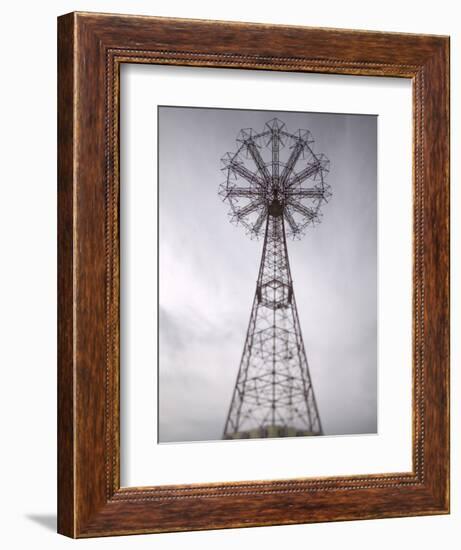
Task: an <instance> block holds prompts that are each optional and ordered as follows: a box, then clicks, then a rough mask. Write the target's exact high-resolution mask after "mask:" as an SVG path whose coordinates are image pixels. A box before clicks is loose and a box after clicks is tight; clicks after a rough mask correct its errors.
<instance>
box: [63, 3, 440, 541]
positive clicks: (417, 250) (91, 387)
mask: <svg viewBox="0 0 461 550" xmlns="http://www.w3.org/2000/svg"><path fill="white" fill-rule="evenodd" d="M58 30H59V37H58V45H59V61H58V67H59V94H58V95H59V118H58V136H59V163H58V190H59V192H58V196H59V205H58V208H59V212H58V217H59V247H58V248H59V287H58V291H59V330H58V339H59V364H58V367H59V373H58V392H59V411H58V413H59V419H58V431H59V434H58V437H59V441H58V446H59V453H58V458H59V474H58V478H59V488H58V490H59V499H58V500H59V506H58V516H59V522H58V530H59V532H60V533H63V534H65V535H68V536H71V537H91V536H104V535H112V534H130V533H145V532H161V531H181V530H190V529H211V528H228V527H242V526H253V525H272V524H289V523H306V522H316V521H335V520H349V519H365V518H375V517H397V516H405V515H424V514H437V513H447V512H448V510H449V417H448V414H449V376H448V375H449V135H448V129H449V113H448V108H449V81H448V74H449V67H448V64H449V40H448V38H447V37H439V36H428V35H404V34H391V33H377V32H364V31H346V30H337V29H314V28H306V27H286V26H270V25H256V24H245V23H228V22H211V21H192V20H180V19H164V18H152V17H136V16H120V15H109V14H107V15H102V14H87V13H73V14H68V15H65V16H63V17H61V18H59V29H58ZM126 62H130V63H151V64H166V65H189V66H212V67H226V68H229V69H232V68H246V69H253V70H258V69H264V70H278V71H299V72H324V73H331V74H351V75H374V76H396V77H405V78H411V79H412V80H413V90H414V93H413V99H414V147H413V157H414V158H413V165H414V269H413V273H414V278H413V318H414V320H413V327H414V334H413V469H412V471H411V472H401V473H398V472H396V473H393V474H383V475H370V476H352V477H339V478H322V479H313V478H306V479H287V480H275V481H265V482H262V481H259V482H241V483H216V484H202V485H186V486H168V487H167V486H159V487H141V488H134V487H130V488H120V481H119V469H120V467H119V456H120V445H119V435H120V433H119V368H120V365H119V324H120V323H119V269H120V268H119V265H120V258H119V221H118V212H119V196H120V195H119V186H120V181H119V168H118V166H119V73H120V71H119V68H120V64H121V63H126Z"/></svg>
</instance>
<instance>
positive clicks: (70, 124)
mask: <svg viewBox="0 0 461 550" xmlns="http://www.w3.org/2000/svg"><path fill="white" fill-rule="evenodd" d="M74 48H75V17H74V14H67V15H63V16H61V17H59V18H58V59H57V62H58V121H57V122H58V127H57V139H58V165H57V177H58V179H57V188H58V215H57V218H58V247H57V248H58V277H57V280H58V312H57V313H58V331H57V340H58V341H57V345H58V373H57V374H58V384H57V385H58V388H57V389H58V417H57V427H58V442H57V443H58V445H57V447H58V448H57V461H58V494H57V503H58V522H57V531H58V533H60V534H62V535H66V536H68V537H76V521H75V514H76V507H75V490H76V484H75V459H74V456H75V443H74V436H75V414H74V406H75V396H74V392H75V384H74V374H75V373H74V369H75V364H74V337H75V334H74V331H75V327H74V300H75V289H74V257H73V256H74V245H75V243H74V230H75V227H74V185H75V181H74V162H75V155H74V129H75V124H74V111H75V96H74V89H75V77H74V68H75V59H74Z"/></svg>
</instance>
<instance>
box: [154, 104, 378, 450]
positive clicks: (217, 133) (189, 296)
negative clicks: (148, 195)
mask: <svg viewBox="0 0 461 550" xmlns="http://www.w3.org/2000/svg"><path fill="white" fill-rule="evenodd" d="M158 144H159V145H158V147H159V148H158V159H159V162H158V182H159V185H158V198H159V200H158V209H159V212H158V215H159V233H158V235H159V237H158V239H159V243H158V244H159V257H158V260H159V263H158V265H159V268H158V269H159V287H158V302H159V304H158V305H159V308H158V312H159V313H158V350H159V351H158V377H159V384H158V393H159V395H158V407H159V411H158V419H159V421H158V422H159V430H158V433H159V442H160V443H167V442H186V441H217V440H236V439H238V440H242V439H259V438H282V437H312V436H332V435H350V434H373V433H377V368H378V366H377V117H376V116H375V115H369V114H340V113H338V114H337V113H309V112H283V111H277V112H276V111H256V110H239V109H217V108H198V107H181V106H159V107H158Z"/></svg>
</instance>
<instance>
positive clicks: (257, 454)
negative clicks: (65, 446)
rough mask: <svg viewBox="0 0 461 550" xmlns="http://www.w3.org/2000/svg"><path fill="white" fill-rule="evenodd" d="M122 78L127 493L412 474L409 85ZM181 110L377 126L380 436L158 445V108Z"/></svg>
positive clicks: (142, 69) (219, 76)
mask: <svg viewBox="0 0 461 550" xmlns="http://www.w3.org/2000/svg"><path fill="white" fill-rule="evenodd" d="M121 74H122V82H121V102H122V103H121V108H122V116H121V128H120V129H121V158H120V164H121V166H122V173H121V193H122V195H121V200H122V209H121V227H122V230H121V240H122V246H121V276H122V284H121V297H122V309H121V316H122V320H123V321H122V327H121V346H122V353H121V358H122V359H121V372H122V381H121V427H122V430H121V446H122V454H121V483H122V485H125V486H137V487H139V486H142V485H160V484H179V483H207V482H219V481H243V480H253V479H280V478H290V477H291V478H294V477H307V476H310V477H314V476H332V475H352V474H359V473H370V474H371V473H386V472H405V471H410V470H411V416H412V415H411V380H412V372H411V363H412V362H411V349H412V344H411V340H412V317H411V311H412V292H411V283H412V204H411V199H412V179H411V164H412V163H411V152H412V116H411V114H412V104H411V97H412V89H411V82H410V81H409V80H408V79H396V78H386V79H383V78H369V77H350V76H332V75H316V74H314V75H304V74H280V73H267V74H265V75H264V78H261V77H262V76H263V75H262V74H261V72H260V71H253V72H249V71H235V72H234V71H233V72H232V75H229V71H226V70H216V69H203V70H201V71H199V70H197V69H196V68H195V69H192V68H185V67H167V68H164V67H160V68H159V67H150V66H139V65H131V66H128V67H125V68H122V73H121ZM184 90H187V94H184ZM280 98H283V99H280ZM307 98H308V99H307ZM185 101H186V102H187V104H188V105H189V106H195V107H197V106H201V105H202V106H203V105H205V106H207V107H232V108H243V107H245V108H250V109H251V108H253V109H256V108H260V109H277V107H279V108H280V107H281V106H283V109H284V110H288V111H304V110H306V109H310V110H312V111H316V112H326V111H327V110H330V112H337V113H362V114H370V115H373V114H374V115H378V281H379V284H378V319H379V322H378V390H379V393H378V434H375V435H355V436H348V437H340V436H337V437H322V438H299V437H298V438H289V439H265V440H259V441H232V442H229V441H221V442H216V441H214V442H199V443H192V442H189V443H188V444H187V446H185V445H184V444H180V443H179V444H178V443H176V444H168V445H159V444H156V443H155V442H156V441H157V429H156V428H157V408H156V400H155V399H154V396H155V395H156V394H157V386H156V382H157V380H156V376H155V374H156V369H155V365H156V364H157V349H156V346H155V345H154V342H153V338H152V335H153V334H156V332H157V327H156V315H155V313H154V312H155V310H156V302H157V297H156V276H157V254H156V249H155V246H153V243H155V242H156V229H157V218H156V199H155V195H156V180H157V178H156V166H157V159H156V158H153V154H152V152H156V150H157V143H156V131H155V129H156V127H157V118H156V117H157V110H156V108H155V106H156V105H157V104H158V105H164V104H166V103H169V104H171V105H179V104H181V103H184V102H185ZM161 139H162V136H160V140H161ZM154 154H155V153H154ZM160 185H162V182H160ZM396 196H398V197H399V200H398V201H396V200H395V197H396ZM396 263H398V265H399V269H398V270H396V269H395V264H396ZM396 311H398V312H399V315H398V318H396V316H395V312H396ZM191 414H194V411H191ZM339 456H340V457H341V460H340V461H339V460H338V457H339ZM186 457H187V458H186ZM306 457H309V458H308V459H307V458H306ZM153 464H155V468H154V467H153Z"/></svg>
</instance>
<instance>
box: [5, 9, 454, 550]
mask: <svg viewBox="0 0 461 550" xmlns="http://www.w3.org/2000/svg"><path fill="white" fill-rule="evenodd" d="M458 4H459V3H458V2H455V1H451V2H450V1H448V0H439V2H437V3H436V4H434V3H433V2H429V1H423V0H420V1H418V2H416V1H412V2H406V3H403V2H402V1H401V0H388V1H387V2H385V3H372V2H366V1H354V0H351V1H350V2H341V0H336V1H333V0H324V1H322V2H317V3H311V2H309V3H305V2H296V1H295V0H285V1H284V2H283V3H281V2H278V1H277V2H275V1H268V0H266V1H265V2H260V1H255V2H252V3H250V2H248V1H247V0H232V2H226V3H224V2H212V1H205V0H196V1H195V2H188V1H186V0H169V1H168V2H165V3H153V2H148V1H141V0H131V1H130V2H128V1H127V0H125V1H116V0H113V1H102V0H94V1H92V2H88V1H87V2H84V1H80V0H74V1H72V2H70V1H60V2H57V1H51V0H50V1H48V2H46V3H36V2H24V1H17V2H15V3H13V2H9V3H7V4H5V5H4V6H2V7H3V10H2V22H3V25H2V33H1V35H0V36H1V40H2V46H3V49H2V51H3V52H4V56H3V67H2V68H3V71H2V85H1V88H0V94H1V101H0V109H1V113H0V115H1V116H0V129H1V136H2V153H3V154H2V157H1V158H2V165H1V166H2V177H1V187H0V189H1V192H2V196H1V199H0V224H1V225H0V245H1V252H2V256H1V257H2V266H1V267H2V269H1V271H0V273H1V275H0V277H1V279H2V280H1V284H0V315H1V317H0V318H1V321H0V322H1V332H0V334H1V335H2V338H1V344H2V345H1V352H2V355H1V357H2V359H1V366H2V373H3V377H4V378H3V383H2V385H1V397H0V418H1V423H2V424H1V426H2V427H1V434H2V453H1V455H0V457H1V458H0V461H1V468H2V470H1V472H2V480H1V488H2V490H1V496H0V503H1V504H0V506H1V515H0V517H1V518H2V534H1V537H2V546H3V547H5V548H46V549H53V548H61V547H63V548H64V547H70V546H71V545H74V547H75V545H79V546H81V547H84V548H98V547H105V548H107V547H109V548H112V547H114V548H115V547H117V548H140V547H143V548H148V547H149V548H161V549H172V548H188V549H189V548H204V549H207V548H210V549H211V548H213V549H214V548H233V549H234V548H236V547H242V548H257V547H262V546H264V547H265V548H274V549H275V548H280V547H283V546H285V547H286V546H287V545H290V546H291V547H293V548H306V547H308V546H311V547H315V548H326V549H329V548H332V549H333V548H338V547H341V548H354V549H359V550H360V549H368V548H370V547H372V548H374V549H381V548H382V549H387V548H389V547H390V546H397V547H399V548H410V547H411V548H417V549H433V548H436V547H442V548H449V549H450V548H458V547H459V536H460V534H461V527H460V526H461V496H460V495H461V492H460V487H461V476H460V469H461V454H460V446H459V440H460V437H461V436H460V433H461V423H460V420H461V419H460V413H461V407H460V406H459V399H460V397H461V380H460V377H459V364H460V362H461V357H460V348H459V338H453V340H454V341H453V344H452V392H453V403H455V406H453V407H452V434H453V438H452V457H453V458H452V472H453V473H452V488H453V489H452V514H451V515H450V516H440V517H425V518H424V517H422V518H402V519H392V520H374V521H363V522H346V523H333V524H318V525H305V526H289V527H288V526H287V527H267V528H257V529H245V530H243V529H241V530H226V531H214V532H199V533H181V534H166V535H156V536H137V537H130V538H128V537H120V538H113V539H104V540H88V541H80V542H73V541H71V540H67V539H65V538H63V537H60V536H58V535H56V534H55V533H54V530H55V500H56V499H55V494H56V460H55V456H56V431H55V427H56V418H55V410H56V183H55V182H56V61H55V59H56V34H55V29H56V16H57V15H59V14H62V13H65V12H68V11H72V10H76V9H78V10H93V11H97V10H99V11H112V12H119V13H138V14H146V15H165V16H178V17H179V16H181V17H196V18H210V19H229V20H242V21H260V22H267V23H285V24H305V25H313V26H327V27H346V28H358V29H376V30H387V31H401V32H421V33H439V34H450V35H451V36H452V62H451V64H452V94H451V95H452V98H453V105H452V120H453V121H459V120H461V117H460V112H459V95H460V78H461V71H460V69H459V67H460V61H461V60H460V56H459V44H460V39H461V23H460V22H459V21H460V20H461V18H460V17H459V14H458V13H457V5H458ZM459 128H460V127H459V123H455V124H453V129H452V150H453V151H459V146H460V143H459V135H460V130H459ZM460 176H461V174H460V170H459V162H458V161H457V158H456V155H455V154H453V159H452V181H453V184H452V187H453V192H452V200H453V202H452V212H453V214H454V216H453V217H454V218H455V219H454V220H453V223H452V231H453V233H452V243H453V254H452V255H453V259H452V265H453V267H452V281H453V290H452V306H453V324H452V334H453V336H457V335H458V334H459V332H460V328H461V326H460V320H461V319H460V315H461V308H460V303H459V300H460V296H459V291H458V288H459V287H458V285H457V284H456V281H457V280H459V277H460V273H459V259H458V258H459V253H460V251H459V237H460V224H459V217H457V212H459V210H460V206H461V204H460V196H459V192H458V190H457V181H459V178H460Z"/></svg>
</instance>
